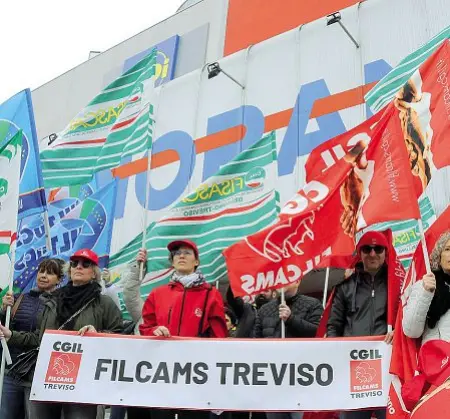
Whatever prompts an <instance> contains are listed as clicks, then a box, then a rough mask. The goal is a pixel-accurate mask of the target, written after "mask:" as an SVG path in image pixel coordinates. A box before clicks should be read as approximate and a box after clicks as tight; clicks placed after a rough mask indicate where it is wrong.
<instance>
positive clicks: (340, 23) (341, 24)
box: [338, 20, 359, 48]
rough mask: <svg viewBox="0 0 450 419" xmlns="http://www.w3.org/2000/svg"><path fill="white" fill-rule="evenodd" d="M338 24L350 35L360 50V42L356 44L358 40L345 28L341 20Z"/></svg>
mask: <svg viewBox="0 0 450 419" xmlns="http://www.w3.org/2000/svg"><path fill="white" fill-rule="evenodd" d="M338 23H339V26H340V27H341V28H342V29H343V30H344V32H345V33H346V34H347V35H348V37H349V38H350V39H351V40H352V42H353V43H354V44H355V46H356V48H359V44H358V42H356V39H355V38H353V35H352V34H351V33H350V32H349V31H348V30H347V28H346V27H345V26H344V24H343V23H342V22H341V21H340V20H339V21H338Z"/></svg>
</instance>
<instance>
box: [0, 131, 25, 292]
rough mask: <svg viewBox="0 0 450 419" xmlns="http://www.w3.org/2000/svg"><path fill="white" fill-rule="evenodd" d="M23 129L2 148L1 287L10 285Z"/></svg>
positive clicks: (0, 188) (0, 164)
mask: <svg viewBox="0 0 450 419" xmlns="http://www.w3.org/2000/svg"><path fill="white" fill-rule="evenodd" d="M22 139H23V135H22V130H19V131H18V132H17V133H16V134H15V135H14V136H13V137H11V138H10V139H9V141H7V142H6V143H5V144H4V145H3V147H2V148H1V149H0V269H1V271H2V272H3V275H2V279H1V281H0V287H1V288H5V287H6V286H7V285H8V276H9V275H8V273H9V272H10V269H11V261H10V259H9V256H8V254H9V252H10V249H11V242H12V241H13V240H14V238H15V236H16V234H17V213H18V207H19V179H20V164H21V153H22Z"/></svg>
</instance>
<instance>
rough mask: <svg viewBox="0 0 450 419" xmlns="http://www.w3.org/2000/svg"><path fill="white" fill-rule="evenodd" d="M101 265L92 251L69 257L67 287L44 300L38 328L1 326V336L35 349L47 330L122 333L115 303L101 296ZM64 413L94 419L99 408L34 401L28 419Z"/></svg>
mask: <svg viewBox="0 0 450 419" xmlns="http://www.w3.org/2000/svg"><path fill="white" fill-rule="evenodd" d="M98 262H99V260H98V256H97V254H96V253H94V252H93V251H92V250H89V249H82V250H78V251H77V252H75V253H74V254H73V255H72V256H71V258H70V265H69V268H68V272H67V277H68V279H69V282H68V284H67V285H66V286H64V287H61V288H59V289H58V290H56V291H54V292H53V293H52V294H48V295H45V296H43V298H42V300H43V304H44V308H43V311H42V313H41V315H39V316H38V321H37V329H36V330H35V331H30V332H25V331H22V332H16V331H13V332H11V330H9V329H7V328H6V327H3V326H1V325H0V337H3V336H4V337H5V338H6V339H7V340H8V345H16V346H18V347H22V348H23V349H34V350H36V348H38V347H39V343H40V341H41V339H42V336H43V334H44V332H45V331H46V330H47V329H53V330H55V329H59V330H73V331H78V333H79V334H80V335H84V334H85V333H86V332H104V333H120V332H121V331H122V315H121V313H120V310H119V309H118V308H117V306H116V304H115V303H114V301H113V300H112V299H111V298H110V297H108V296H106V295H102V294H101V292H102V287H101V285H100V281H101V272H100V269H99V267H98ZM44 297H45V298H44ZM36 352H37V350H36ZM12 369H13V370H14V365H13V367H12ZM31 372H32V371H31ZM31 375H32V374H31ZM62 414H64V418H65V419H82V418H83V419H95V418H96V416H97V406H95V405H83V404H77V403H67V404H62V403H47V402H34V401H32V402H31V406H30V416H29V419H42V418H46V419H60V418H61V415H62Z"/></svg>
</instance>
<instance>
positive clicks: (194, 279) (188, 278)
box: [170, 269, 205, 288]
mask: <svg viewBox="0 0 450 419" xmlns="http://www.w3.org/2000/svg"><path fill="white" fill-rule="evenodd" d="M170 281H171V282H179V283H180V284H182V285H183V287H184V288H193V287H198V286H199V285H201V284H203V283H204V282H205V277H204V276H203V274H202V272H201V271H200V269H197V270H196V271H195V272H194V273H192V274H189V275H182V274H180V273H178V272H176V271H175V272H174V273H173V274H172V278H171V279H170Z"/></svg>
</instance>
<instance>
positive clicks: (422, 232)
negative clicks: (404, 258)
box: [417, 218, 431, 274]
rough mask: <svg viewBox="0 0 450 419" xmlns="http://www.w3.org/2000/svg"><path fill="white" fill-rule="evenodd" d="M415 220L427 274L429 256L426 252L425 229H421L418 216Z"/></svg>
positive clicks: (429, 268)
mask: <svg viewBox="0 0 450 419" xmlns="http://www.w3.org/2000/svg"><path fill="white" fill-rule="evenodd" d="M417 222H418V223H419V230H420V241H421V243H422V250H423V258H424V259H425V267H426V268H427V274H429V273H431V265H430V256H429V254H428V247H427V241H426V240H425V231H424V229H423V223H422V218H419V219H418V220H417Z"/></svg>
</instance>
